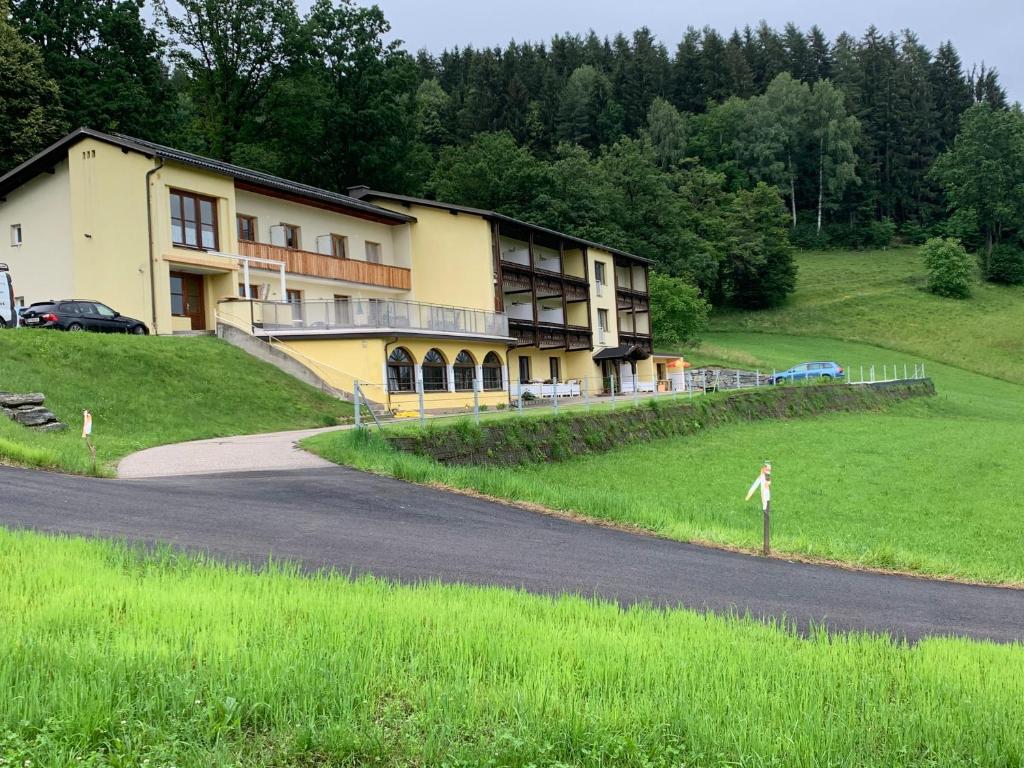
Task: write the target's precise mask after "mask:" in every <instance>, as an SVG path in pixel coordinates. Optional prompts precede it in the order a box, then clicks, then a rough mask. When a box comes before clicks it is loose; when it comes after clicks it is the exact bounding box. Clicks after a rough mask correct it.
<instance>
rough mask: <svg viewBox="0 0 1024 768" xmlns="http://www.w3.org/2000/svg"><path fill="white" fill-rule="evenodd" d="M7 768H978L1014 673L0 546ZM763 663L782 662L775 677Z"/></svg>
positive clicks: (379, 587) (505, 600)
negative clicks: (10, 767)
mask: <svg viewBox="0 0 1024 768" xmlns="http://www.w3.org/2000/svg"><path fill="white" fill-rule="evenodd" d="M0 575H2V576H3V578H0V615H2V616H4V617H5V620H4V621H2V622H0V649H3V653H2V654H0V689H2V690H4V691H9V692H11V694H12V695H7V696H2V697H0V757H2V758H3V759H2V760H0V762H2V763H3V764H4V765H17V766H22V765H25V766H28V765H32V766H71V765H84V766H93V767H98V766H146V765H148V766H162V767H164V768H166V766H171V765H174V766H178V767H179V768H208V766H229V765H231V766H235V765H238V766H250V767H251V768H263V767H266V768H269V767H270V766H278V767H280V768H283V767H284V766H363V765H381V766H412V765H422V766H428V765H429V766H452V767H455V766H467V767H468V766H483V765H494V766H520V767H524V768H525V766H569V765H572V766H616V767H617V768H620V767H622V768H628V767H629V766H637V768H640V767H642V768H654V767H655V766H678V765H687V766H690V765H692V766H698V765H700V766H705V765H707V766H718V765H722V766H725V765H731V766H735V765H749V766H755V765H763V766H768V765H778V766H783V765H784V766H793V767H794V768H800V767H801V766H807V767H808V768H809V767H811V766H824V765H832V766H838V765H850V766H854V765H855V766H884V767H885V768H889V766H894V765H900V766H933V765H943V766H967V765H972V766H973V765H993V766H995V765H1005V766H1010V765H1019V764H1020V762H1021V760H1022V759H1024V732H1022V731H1021V728H1020V723H1021V722H1022V721H1024V695H1022V692H1024V652H1022V650H1021V648H1019V647H1014V646H997V645H992V644H987V643H972V642H967V641H956V640H927V641H924V642H922V643H920V644H919V645H916V646H914V647H906V646H902V645H898V644H893V643H891V642H890V641H889V640H888V639H886V638H879V637H868V636H862V635H844V636H836V637H826V636H824V635H822V636H815V637H812V638H810V639H806V640H805V639H801V638H799V637H797V636H795V635H794V634H793V633H791V632H789V631H786V630H783V629H780V628H777V627H772V626H766V625H764V624H761V623H760V622H756V621H750V620H740V619H729V618H722V617H717V616H714V615H700V614H696V613H693V612H690V611H682V610H675V611H662V610H653V609H649V608H645V607H635V608H631V609H629V610H626V611H623V610H620V609H619V608H618V607H617V606H614V605H610V604H607V603H601V602H592V601H586V600H582V599H579V598H575V597H562V598H558V599H551V598H546V597H537V596H529V595H524V594H521V593H517V592H514V591H511V590H502V589H481V588H469V587H456V586H439V585H436V584H435V585H421V586H417V587H397V586H394V585H390V584H387V583H384V582H381V581H376V580H372V579H360V580H358V581H356V582H349V581H348V580H346V579H344V578H338V577H321V578H302V577H300V576H297V575H292V574H289V573H285V572H280V571H274V570H273V569H271V570H269V571H263V572H261V573H259V574H255V573H252V572H251V571H249V570H247V569H245V568H238V569H228V568H225V567H223V566H217V565H211V564H202V563H200V562H197V561H194V560H191V559H187V558H182V557H181V556H176V555H172V554H169V553H164V554H163V555H162V556H161V555H157V556H152V557H142V556H140V555H138V554H137V553H134V552H132V551H130V550H125V549H123V548H117V547H115V546H113V545H110V544H106V543H97V542H86V541H83V540H67V539H50V538H44V537H40V536H35V535H30V534H15V533H9V532H3V531H0ZM766 662H767V663H766Z"/></svg>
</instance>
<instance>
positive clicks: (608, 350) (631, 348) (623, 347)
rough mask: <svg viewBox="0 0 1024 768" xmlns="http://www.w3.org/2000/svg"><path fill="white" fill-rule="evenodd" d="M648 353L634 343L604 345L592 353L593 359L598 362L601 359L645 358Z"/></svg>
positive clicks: (635, 359) (634, 359)
mask: <svg viewBox="0 0 1024 768" xmlns="http://www.w3.org/2000/svg"><path fill="white" fill-rule="evenodd" d="M650 356H651V355H650V353H649V352H647V351H646V350H644V349H642V348H641V347H638V346H637V345H636V344H620V345H619V346H617V347H605V348H604V349H602V350H600V351H598V352H595V353H594V360H595V361H597V362H600V361H601V360H630V361H634V362H635V361H637V360H646V359H647V358H648V357H650Z"/></svg>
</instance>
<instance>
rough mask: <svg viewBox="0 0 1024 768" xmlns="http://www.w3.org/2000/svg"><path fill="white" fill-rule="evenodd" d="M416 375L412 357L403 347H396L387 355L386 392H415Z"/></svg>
mask: <svg viewBox="0 0 1024 768" xmlns="http://www.w3.org/2000/svg"><path fill="white" fill-rule="evenodd" d="M415 391H416V373H415V369H414V368H413V363H412V355H410V354H409V350H407V349H406V348H405V347H396V348H395V350H394V351H393V352H392V353H391V354H390V355H388V392H415Z"/></svg>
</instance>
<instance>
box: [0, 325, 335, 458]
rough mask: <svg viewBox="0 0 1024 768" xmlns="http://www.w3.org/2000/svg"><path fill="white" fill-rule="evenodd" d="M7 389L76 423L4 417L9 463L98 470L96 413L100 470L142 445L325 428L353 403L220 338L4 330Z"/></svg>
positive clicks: (3, 382)
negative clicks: (88, 436) (34, 423)
mask: <svg viewBox="0 0 1024 768" xmlns="http://www.w3.org/2000/svg"><path fill="white" fill-rule="evenodd" d="M0 390H2V391H12V392H43V393H44V394H45V395H46V406H47V407H48V408H50V409H51V410H52V411H53V412H54V413H55V414H57V416H58V418H60V419H61V420H63V421H65V422H66V423H68V424H69V425H70V426H69V429H68V430H67V431H66V432H64V433H38V432H33V431H32V430H29V429H26V428H25V427H22V426H19V425H17V424H14V423H13V422H10V421H9V420H7V419H6V418H3V417H0V462H4V461H6V462H13V463H19V464H23V465H26V466H32V467H43V468H48V469H60V470H64V471H67V472H78V473H91V471H92V461H91V457H90V455H89V451H88V449H87V448H86V446H85V445H84V444H83V441H82V439H81V416H82V411H83V410H86V409H88V410H90V411H92V413H93V417H94V424H95V427H94V429H95V432H94V436H93V439H94V442H95V445H96V448H97V457H98V460H99V473H100V474H107V473H110V472H111V466H112V464H113V462H114V461H115V460H116V459H118V458H120V457H122V456H124V455H126V454H128V453H131V452H133V451H137V450H141V449H142V448H148V447H151V446H154V445H161V444H164V443H173V442H178V441H182V440H195V439H200V438H204V437H220V436H223V435H235V434H246V433H251V432H267V431H272V430H280V429H292V428H295V429H298V428H302V427H318V426H324V425H326V424H334V423H337V419H338V418H339V417H343V416H348V415H351V413H352V406H351V405H350V404H348V403H342V402H339V401H337V400H335V399H334V398H331V397H328V396H326V395H324V394H323V393H321V392H318V391H316V390H315V389H313V388H312V387H310V386H308V385H306V384H303V383H301V382H299V381H297V380H296V379H294V378H292V377H290V376H288V375H287V374H285V373H282V372H281V371H279V370H277V369H276V368H274V367H273V366H271V365H268V364H267V363H264V362H261V361H259V360H257V359H255V358H253V357H251V356H250V355H247V354H245V353H244V352H242V351H241V350H238V349H235V348H234V347H232V346H230V345H228V344H226V343H225V342H222V341H220V340H219V339H214V338H171V337H134V336H115V335H109V336H108V335H100V334H70V333H57V332H50V331H38V330H34V331H33V330H20V331H8V332H0Z"/></svg>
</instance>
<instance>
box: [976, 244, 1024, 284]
mask: <svg viewBox="0 0 1024 768" xmlns="http://www.w3.org/2000/svg"><path fill="white" fill-rule="evenodd" d="M985 279H986V280H988V281H989V282H990V283H1002V284H1003V285H1021V284H1024V248H1021V247H1020V246H1018V245H1011V244H1008V243H1004V244H1002V245H997V246H996V247H995V248H993V249H992V255H991V256H989V260H988V269H987V270H985Z"/></svg>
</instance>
